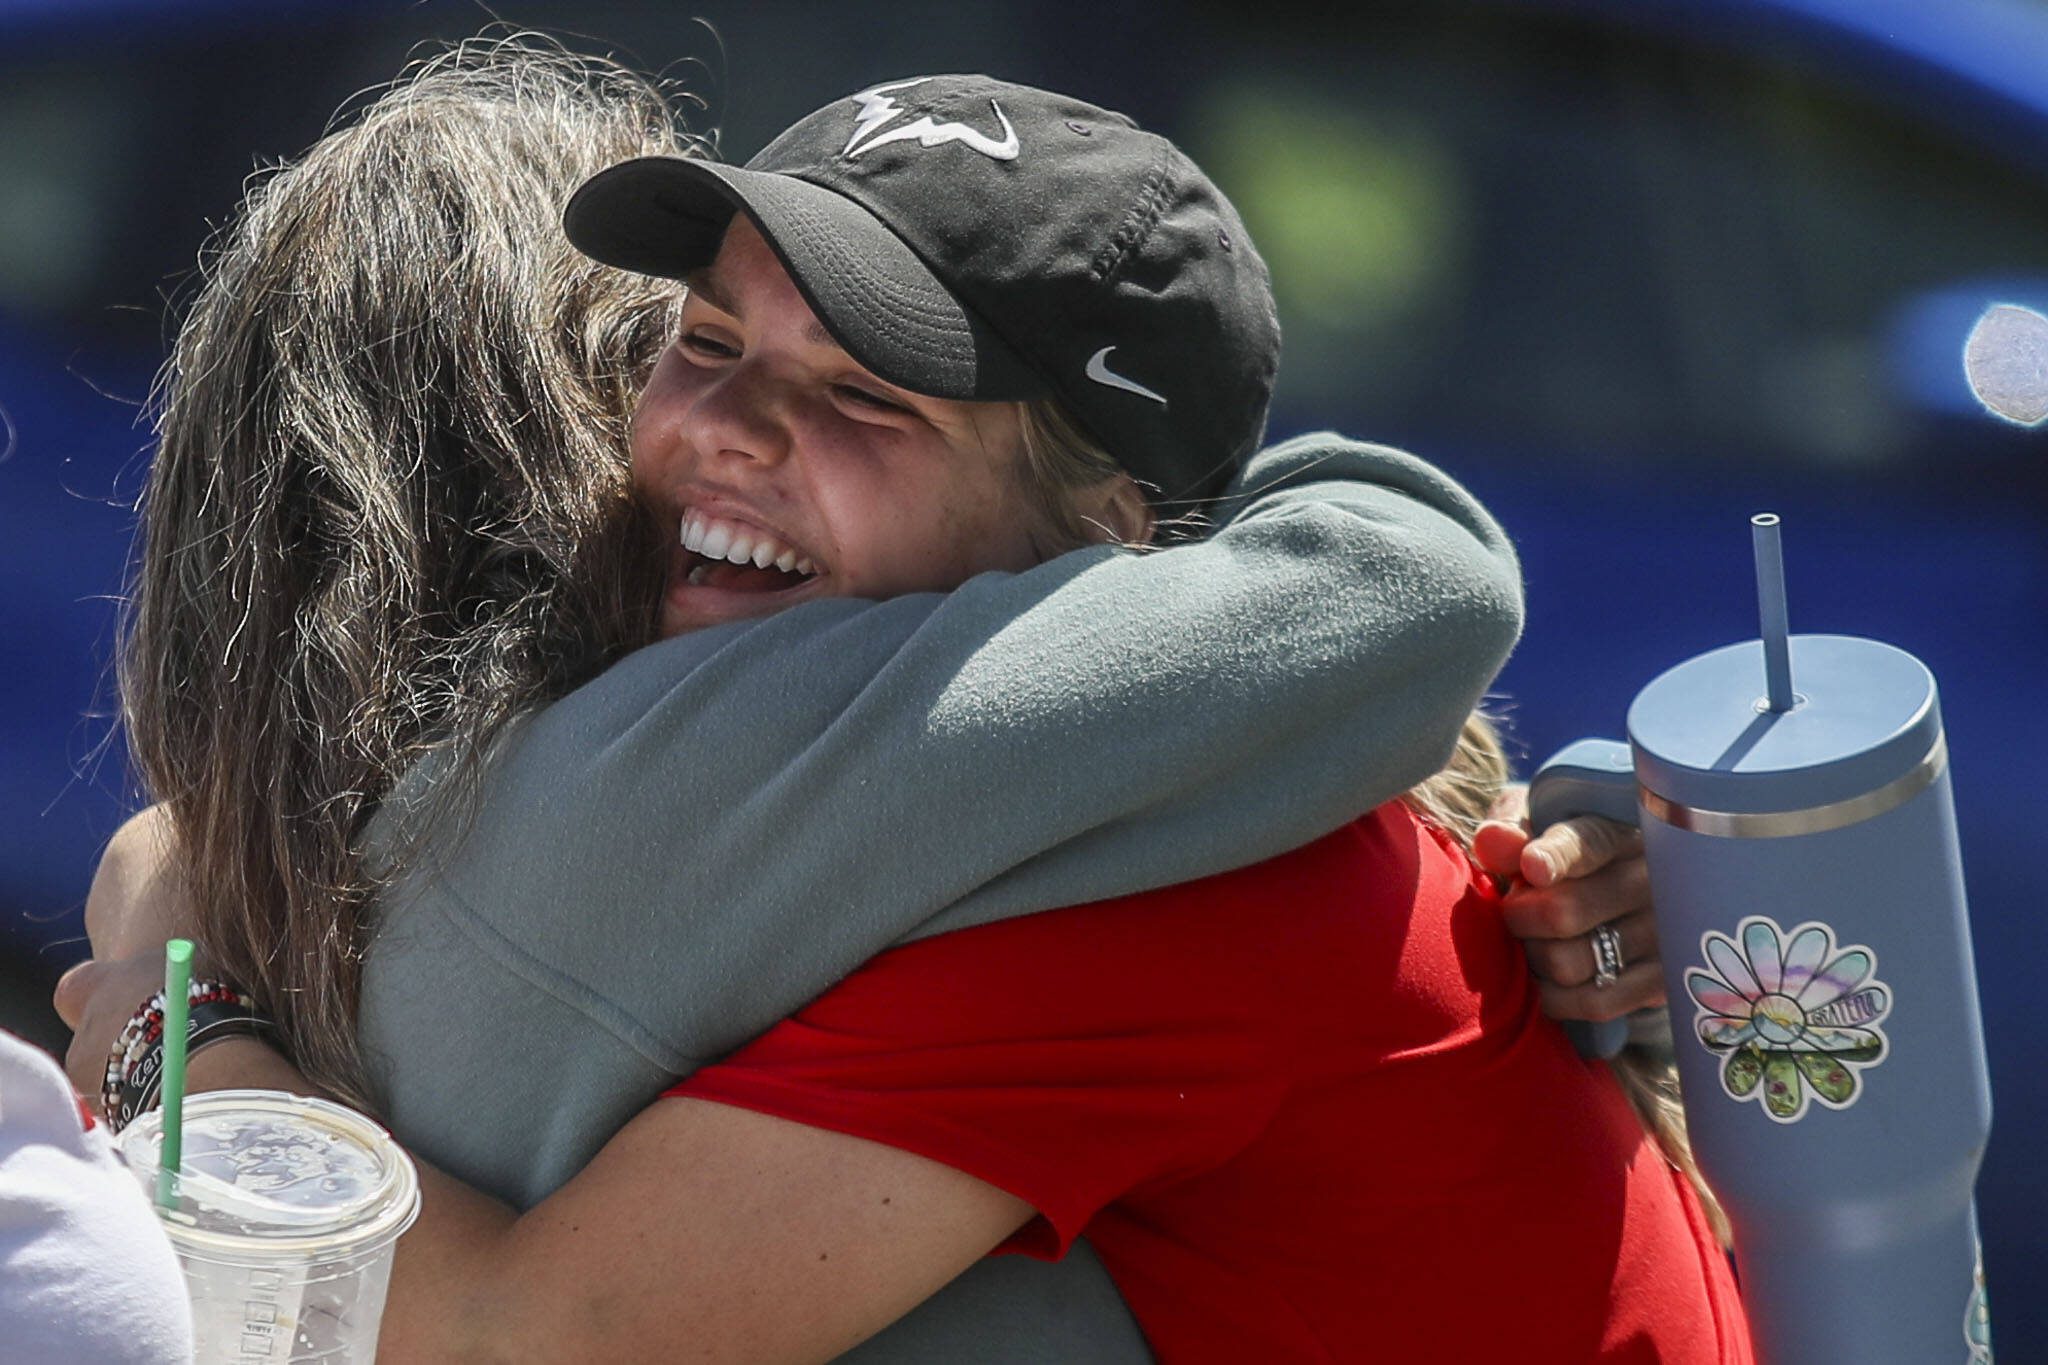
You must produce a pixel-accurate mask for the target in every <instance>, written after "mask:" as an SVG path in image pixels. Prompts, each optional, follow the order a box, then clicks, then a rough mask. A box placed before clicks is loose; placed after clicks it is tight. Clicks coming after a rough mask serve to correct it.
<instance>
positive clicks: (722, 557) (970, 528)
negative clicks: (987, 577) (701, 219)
mask: <svg viewBox="0 0 2048 1365" xmlns="http://www.w3.org/2000/svg"><path fill="white" fill-rule="evenodd" d="M690 278H691V288H690V291H689V296H688V299H687V301H686V302H685V304H684V307H683V318H682V325H681V328H680V330H679V332H678V334H677V336H676V340H675V342H674V343H673V344H672V345H671V346H670V347H669V349H668V350H667V352H666V353H664V355H663V356H662V358H661V360H660V362H659V363H657V364H656V366H655V370H654V376H653V378H652V379H651V380H650V381H649V382H648V386H647V390H646V392H645V393H644V394H643V395H642V397H641V400H640V406H639V409H638V411H637V412H636V414H635V416H634V419H633V439H632V451H633V479H634V483H635V484H636V486H637V487H638V488H639V490H640V492H641V494H642V495H643V496H644V497H645V498H646V499H647V500H648V502H649V503H650V504H651V505H652V506H653V507H655V508H656V509H657V511H658V515H660V516H661V517H662V519H663V520H664V522H665V523H668V524H675V525H677V526H679V527H680V528H681V532H680V534H681V540H682V553H681V554H680V555H679V556H678V558H677V559H676V560H675V562H674V564H673V565H672V567H671V572H670V579H669V585H668V593H667V597H666V600H665V602H664V607H663V614H662V633H663V634H665V635H672V634H675V633H677V632H679V631H683V630H691V629H695V628H697V627H700V626H707V625H715V624H717V623H719V622H723V621H734V620H742V619H745V618H747V617H751V616H757V615H761V614H763V613H765V612H769V611H779V610H781V609H783V608H784V607H787V606H790V605H793V604H794V603H796V602H799V601H805V600H809V599H811V598H814V597H822V596H839V597H870V598H887V597H896V596H900V595H901V594H903V593H907V592H926V591H945V590H947V589H950V588H953V587H957V586H958V585H959V584H961V583H963V582H965V581H966V580H967V579H969V578H971V577H973V576H974V575H975V574H977V573H982V572H986V571H989V570H1003V571H1009V572H1016V571H1019V570H1022V569H1028V568H1030V567H1032V566H1033V565H1035V564H1037V563H1039V562H1040V561H1041V560H1043V559H1044V558H1045V557H1046V556H1045V552H1044V549H1043V546H1044V545H1045V543H1046V542H1047V541H1048V540H1049V539H1050V536H1049V528H1047V527H1045V526H1042V525H1040V524H1039V520H1040V513H1039V507H1040V504H1039V502H1038V501H1037V500H1035V499H1033V498H1032V497H1030V496H1029V495H1028V492H1027V479H1028V477H1029V470H1028V469H1027V466H1026V463H1025V461H1024V457H1023V435H1022V418H1021V416H1020V414H1019V412H1018V411H1017V407H1016V405H1014V404H1001V403H970V402H966V401H962V400H959V399H947V398H934V397H930V396H927V395H924V394H918V393H913V392H910V391H909V390H906V389H903V388H900V387H898V386H896V385H893V384H890V383H888V382H887V381H885V380H883V379H881V378H879V377H877V376H876V375H875V374H873V373H872V372H871V371H869V370H868V369H866V368H865V367H864V366H862V365H861V364H860V363H859V362H858V361H856V360H854V358H853V357H852V356H850V355H848V354H847V352H846V351H845V349H844V348H842V347H841V346H840V345H839V343H838V342H836V341H834V340H833V339H832V337H831V335H830V333H828V332H827V331H826V330H825V329H824V327H823V326H822V325H821V324H820V322H819V321H818V318H817V316H816V314H814V313H813V312H812V311H811V308H810V305H809V304H808V303H807V302H806V301H805V299H804V297H803V295H802V293H801V292H800V291H799V290H798V288H797V285H796V282H795V281H794V280H793V279H792V278H791V277H790V275H789V272H788V271H787V270H785V269H784V268H783V267H782V265H781V263H780V262H779V261H778V260H777V259H776V257H775V254H774V252H773V251H772V250H771V249H770V248H769V246H768V244H767V243H766V242H765V241H764V240H763V239H762V237H761V234H760V232H759V230H758V229H756V228H755V227H754V225H753V223H752V222H751V221H750V220H749V219H747V218H745V217H738V218H735V219H734V220H733V224H732V226H731V228H730V229H728V231H727V232H726V234H725V237H724V239H723V241H722V242H721V244H720V246H719V249H718V254H717V255H716V256H715V257H714V258H713V260H712V263H711V264H710V266H708V267H707V268H705V269H704V270H701V271H697V272H694V273H693V274H692V275H691V277H690ZM1064 497H1065V499H1066V500H1067V501H1068V502H1069V504H1070V506H1071V507H1072V508H1073V510H1074V512H1075V514H1076V515H1079V516H1083V517H1087V518H1089V519H1090V520H1095V521H1104V519H1105V518H1107V517H1110V516H1115V517H1117V519H1118V520H1119V521H1120V522H1121V523H1123V524H1121V525H1118V526H1115V527H1114V528H1110V527H1109V526H1108V523H1107V522H1106V521H1105V523H1104V524H1105V535H1106V536H1110V537H1113V538H1116V539H1121V540H1135V539H1140V538H1142V535H1141V532H1142V530H1143V527H1144V517H1143V508H1144V506H1145V503H1144V498H1143V496H1142V495H1141V494H1140V493H1139V492H1138V490H1137V487H1136V485H1135V484H1133V483H1132V482H1131V480H1130V478H1129V477H1128V476H1127V475H1123V474H1120V473H1111V474H1107V475H1105V476H1103V477H1102V478H1101V479H1100V480H1099V486H1098V487H1096V488H1092V489H1080V490H1066V491H1065V493H1064ZM784 560H787V561H788V562H787V563H784V562H783V561H784ZM720 561H726V562H729V563H732V564H733V565H734V566H735V567H732V568H726V567H723V565H722V564H721V563H720ZM793 578H794V579H795V580H796V581H792V579H793Z"/></svg>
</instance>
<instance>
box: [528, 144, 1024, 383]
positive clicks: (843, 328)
mask: <svg viewBox="0 0 2048 1365" xmlns="http://www.w3.org/2000/svg"><path fill="white" fill-rule="evenodd" d="M735 210H739V211H741V212H744V213H745V214H746V215H747V216H748V217H749V218H750V219H752V220H753V222H754V225H755V226H756V227H757V228H759V229H760V232H761V236H762V238H763V239H764V240H766V242H767V243H768V245H769V247H770V248H771V249H772V250H773V251H774V252H775V254H776V256H777V257H778V258H779V259H780V260H781V261H782V264H783V266H784V268H786V269H787V270H788V271H789V273H790V277H791V278H792V279H793V280H795V281H796V286H797V288H798V289H799V290H800V291H802V293H803V296H804V299H805V301H806V302H808V303H809V304H810V305H811V310H812V311H813V312H815V313H816V314H817V315H818V320H819V321H820V322H822V323H823V324H824V325H825V329H826V330H827V331H829V332H830V333H831V334H832V336H833V338H834V339H835V340H837V341H838V342H839V344H840V345H841V346H843V347H845V348H846V351H847V354H849V355H851V356H852V357H853V358H854V359H855V360H858V361H859V362H860V363H861V364H862V365H865V366H866V367H867V368H868V369H870V370H872V371H874V372H875V373H876V374H877V375H879V376H881V377H882V378H883V379H886V380H888V381H889V382H890V383H892V384H897V385H900V386H901V387H903V388H906V389H909V390H910V391H911V392H913V393H921V394H928V395H930V396H932V397H934V398H957V399H968V400H974V401H980V402H1005V401H1013V400H1019V399H1029V398H1038V397H1042V396H1044V395H1045V394H1046V393H1048V392H1050V389H1049V387H1048V386H1047V385H1046V384H1045V382H1044V381H1043V380H1041V379H1040V378H1039V377H1038V376H1037V375H1036V374H1035V373H1034V372H1033V371H1032V370H1031V367H1030V366H1029V365H1028V364H1026V363H1025V362H1024V360H1023V359H1022V358H1021V357H1020V356H1019V355H1018V354H1017V353H1016V351H1015V350H1014V349H1013V348H1012V347H1011V346H1010V345H1009V344H1008V343H1007V342H1005V341H1004V340H1003V339H1002V338H1001V337H1000V336H998V335H997V334H996V333H995V331H994V330H993V329H991V328H990V327H989V326H988V325H987V324H986V323H985V322H983V321H982V320H981V319H980V318H979V317H978V316H976V315H975V313H974V311H973V310H972V309H970V308H969V307H968V306H967V305H966V304H965V303H963V302H962V301H961V300H960V299H959V298H957V297H956V296H955V295H954V294H953V292H952V291H951V290H949V289H948V288H946V286H945V285H944V284H943V283H941V282H940V280H939V278H938V277H937V276H936V275H934V274H933V273H932V271H931V269H930V268H929V267H927V266H926V265H925V263H924V262H923V261H922V260H921V259H919V257H918V255H917V253H916V252H914V251H912V250H911V249H910V247H909V246H907V245H906V244H905V243H904V241H903V239H902V238H900V237H898V236H897V235H896V234H895V233H894V232H893V231H891V230H890V229H889V227H888V225H887V224H885V223H884V222H882V220H881V219H879V218H877V217H876V216H875V215H874V214H872V213H870V212H868V210H867V209H865V208H863V207H862V206H861V205H859V204H856V203H855V202H854V201H853V200H851V199H849V198H847V197H846V196H845V195H842V194H838V193H835V192H834V191H832V190H828V189H825V188H823V187H821V186H818V185H813V184H811V183H810V182H809V181H806V180H799V179H797V178H796V177H795V176H790V175H780V174H776V173H773V172H766V171H750V170H746V169H744V168H742V167H738V166H726V165H721V164H719V163H717V162H712V161H699V160H687V159H684V158H680V157H660V156H656V157H642V158H640V159H638V160H635V161H627V162H623V163H621V164H620V165H617V166H613V167H610V168H609V169H607V170H604V171H600V172H599V173H598V174H597V175H595V176H593V177H591V178H590V179H589V180H588V181H586V182H585V183H584V184H583V186H582V188H580V189H578V190H577V191H576V194H575V196H574V197H573V198H572V199H570V201H569V207H568V208H567V209H566V210H565V211H564V213H563V226H564V227H565V228H566V229H567V231H568V234H569V240H570V241H571V242H573V243H575V244H576V246H577V248H578V249H579V250H581V251H583V252H584V253H585V254H586V255H589V256H592V257H594V258H596V259H597V260H600V261H603V262H605V263H606V264H608V265H615V266H619V267H621V268H622V269H626V270H632V271H636V272H638V273H640V274H643V275H660V276H664V277H667V278H669V279H681V278H682V277H683V276H684V275H686V274H688V273H689V272H691V271H693V270H697V269H700V268H702V267H703V266H706V265H709V264H710V263H711V261H712V258H713V257H714V256H716V255H717V253H718V245H719V242H720V241H721V240H722V239H723V238H724V235H725V229H726V227H727V225H728V224H729V223H730V222H731V221H732V215H733V212H734V211H735Z"/></svg>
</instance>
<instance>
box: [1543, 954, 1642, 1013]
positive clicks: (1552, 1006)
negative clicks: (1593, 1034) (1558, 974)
mask: <svg viewBox="0 0 2048 1365" xmlns="http://www.w3.org/2000/svg"><path fill="white" fill-rule="evenodd" d="M1537 991H1538V992H1539V993H1540V995H1541V996H1542V1001H1543V1012H1544V1013H1545V1014H1547V1015H1549V1016H1550V1017H1551V1018H1553V1019H1559V1020H1565V1019H1583V1020H1585V1021H1587V1022H1589V1023H1595V1024H1600V1023H1605V1022H1606V1021H1607V1020H1609V1019H1619V1018H1621V1017H1622V1016H1623V1015H1624V1014H1628V1013H1631V1012H1633V1011H1635V1010H1639V1009H1647V1008H1649V1007H1650V1006H1652V1005H1661V1004H1663V1003H1664V971H1663V969H1662V968H1661V967H1659V966H1658V965H1657V964H1656V963H1655V962H1637V963H1634V964H1632V965H1630V966H1628V967H1625V968H1623V969H1622V973H1621V975H1620V976H1619V977H1617V978H1615V982H1614V984H1613V985H1611V986H1592V985H1586V986H1554V985H1552V984H1551V983H1550V982H1548V981H1540V982H1538V983H1537Z"/></svg>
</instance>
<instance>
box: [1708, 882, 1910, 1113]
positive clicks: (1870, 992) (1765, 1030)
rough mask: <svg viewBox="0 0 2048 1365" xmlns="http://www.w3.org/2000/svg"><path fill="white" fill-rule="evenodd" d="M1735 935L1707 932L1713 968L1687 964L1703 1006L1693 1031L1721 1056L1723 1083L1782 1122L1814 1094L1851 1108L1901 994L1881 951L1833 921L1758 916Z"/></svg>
mask: <svg viewBox="0 0 2048 1365" xmlns="http://www.w3.org/2000/svg"><path fill="white" fill-rule="evenodd" d="M1735 933H1736V937H1735V938H1732V939H1731V938H1729V937H1728V936H1727V935H1726V934H1719V933H1712V932H1709V933H1706V934H1702V935H1701V936H1700V952H1701V954H1702V955H1703V956H1704V957H1705V959H1706V962H1707V966H1708V968H1710V969H1711V970H1706V971H1703V970H1701V969H1700V968H1698V967H1693V968H1688V969H1687V971H1686V973H1685V989H1686V992H1687V993H1688V994H1690V995H1691V996H1692V998H1693V1003H1694V1004H1696V1005H1698V1006H1699V1013H1698V1014H1697V1015H1696V1016H1695V1017H1694V1019H1693V1028H1694V1031H1695V1032H1696V1033H1697V1034H1698V1035H1699V1040H1700V1043H1701V1045H1702V1046H1703V1047H1705V1048H1706V1049H1707V1050H1708V1051H1709V1052H1712V1053H1716V1054H1718V1055H1720V1057H1721V1059H1722V1060H1721V1088H1722V1089H1723V1090H1725V1091H1727V1092H1728V1096H1729V1098H1730V1099H1736V1100H1748V1099H1754V1100H1756V1101H1757V1102H1758V1103H1760V1104H1761V1105H1762V1106H1763V1110H1764V1112H1765V1113H1766V1114H1769V1115H1770V1116H1771V1117H1772V1118H1773V1119H1775V1120H1776V1121H1777V1122H1779V1123H1796V1122H1797V1121H1798V1120H1800V1119H1802V1118H1804V1117H1805V1116H1806V1107H1807V1103H1808V1102H1809V1101H1810V1100H1813V1101H1818V1102H1819V1103H1821V1104H1822V1105H1824V1106H1826V1107H1827V1108H1829V1109H1846V1108H1848V1107H1849V1106H1850V1105H1852V1104H1854V1103H1855V1102H1856V1097H1857V1096H1858V1095H1859V1094H1860V1093H1862V1082H1861V1080H1860V1079H1859V1073H1860V1072H1862V1071H1863V1070H1864V1069H1865V1068H1867V1067H1873V1066H1876V1065H1877V1064H1878V1063H1879V1062H1881V1061H1883V1060H1884V1057H1885V1052H1886V1050H1887V1048H1888V1047H1889V1044H1888V1043H1887V1041H1886V1039H1885V1035H1884V1029H1883V1028H1882V1027H1880V1026H1881V1025H1882V1024H1883V1023H1884V1020H1885V1017H1886V1016H1887V1015H1889V1014H1890V1013H1891V1008H1892V993H1891V990H1890V988H1888V987H1887V986H1886V985H1885V984H1884V983H1883V982H1882V981H1879V980H1878V979H1877V975H1876V973H1877V954H1876V953H1874V952H1872V951H1871V950H1870V949H1869V948H1866V947H1863V946H1861V945H1853V946H1843V945H1840V944H1838V943H1836V942H1835V931H1834V930H1833V929H1831V928H1829V927H1828V926H1827V925H1825V924H1814V923H1809V924H1802V925H1799V926H1798V927H1796V928H1794V929H1793V930H1791V931H1790V932H1789V933H1788V932H1787V931H1785V930H1783V929H1781V928H1779V927H1778V923H1777V921H1776V920H1773V919H1770V918H1768V917H1767V916H1764V915H1751V916H1749V917H1748V918H1747V919H1745V920H1743V921H1742V923H1741V924H1740V925H1738V926H1736V930H1735Z"/></svg>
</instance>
